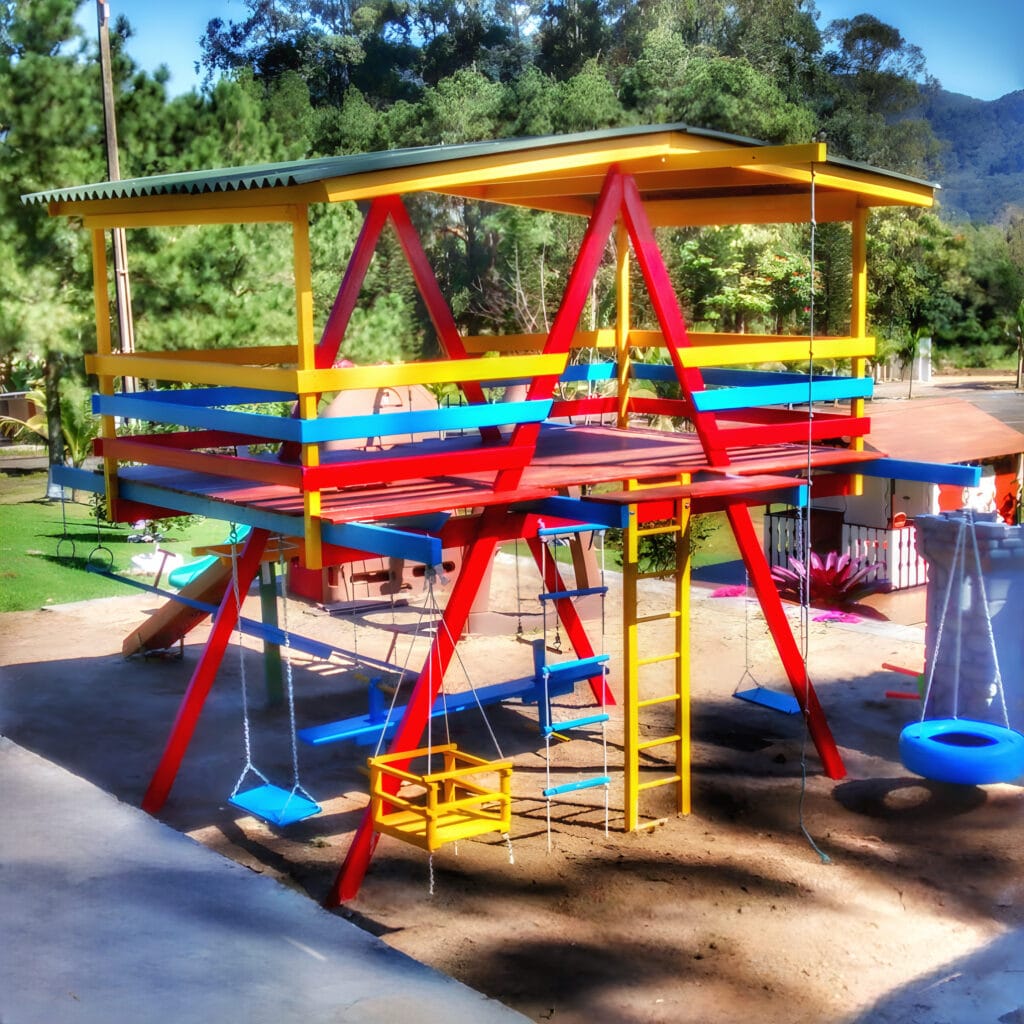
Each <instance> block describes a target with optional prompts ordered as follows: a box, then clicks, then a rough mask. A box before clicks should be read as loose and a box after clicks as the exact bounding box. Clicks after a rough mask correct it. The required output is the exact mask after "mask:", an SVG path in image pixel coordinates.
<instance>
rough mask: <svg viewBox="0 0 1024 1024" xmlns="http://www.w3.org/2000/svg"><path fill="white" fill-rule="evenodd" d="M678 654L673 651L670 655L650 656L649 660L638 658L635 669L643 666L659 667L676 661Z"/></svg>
mask: <svg viewBox="0 0 1024 1024" xmlns="http://www.w3.org/2000/svg"><path fill="white" fill-rule="evenodd" d="M678 660H679V652H678V651H673V652H672V653H671V654H652V655H651V657H649V658H638V659H637V663H636V665H637V668H643V666H644V665H660V664H662V663H663V662H666V661H678Z"/></svg>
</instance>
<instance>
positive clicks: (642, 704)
mask: <svg viewBox="0 0 1024 1024" xmlns="http://www.w3.org/2000/svg"><path fill="white" fill-rule="evenodd" d="M678 702H679V694H678V693H670V694H669V695H668V696H667V697H648V698H647V699H646V700H638V701H637V702H636V706H637V707H638V708H653V707H655V706H657V705H658V704H677V703H678Z"/></svg>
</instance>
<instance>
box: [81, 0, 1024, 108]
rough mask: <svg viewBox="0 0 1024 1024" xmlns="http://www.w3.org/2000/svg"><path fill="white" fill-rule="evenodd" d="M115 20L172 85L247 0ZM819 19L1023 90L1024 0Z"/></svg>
mask: <svg viewBox="0 0 1024 1024" xmlns="http://www.w3.org/2000/svg"><path fill="white" fill-rule="evenodd" d="M109 4H110V14H111V19H113V18H115V17H116V16H117V15H118V14H126V15H127V16H128V19H129V21H130V22H131V23H132V25H133V26H134V28H135V37H134V38H133V39H132V40H131V42H130V44H129V52H130V53H131V54H132V56H133V57H134V58H135V60H136V62H137V63H139V64H141V65H142V66H143V67H145V68H148V69H150V70H153V69H155V68H156V66H157V65H158V64H166V65H167V66H168V68H169V69H170V71H171V83H170V85H171V90H172V92H174V93H180V92H187V91H188V90H189V89H191V88H192V87H193V86H195V87H198V85H199V78H198V77H197V76H196V75H195V74H194V72H193V70H192V68H193V64H194V63H195V61H196V60H197V59H198V57H199V38H200V36H201V35H202V34H203V30H204V28H205V27H206V23H207V21H209V19H210V18H214V17H222V18H224V19H225V20H235V21H239V20H241V19H242V18H243V17H244V16H245V13H246V7H245V3H244V2H243V0H175V2H173V3H166V2H165V3H154V2H153V0H109ZM817 6H818V10H819V11H820V12H821V19H820V22H819V24H822V25H824V24H825V23H826V22H828V21H831V20H832V19H833V18H849V17H852V16H853V15H855V14H860V13H869V14H874V15H875V16H876V17H878V18H880V19H881V20H882V21H887V22H889V23H890V24H892V25H895V26H896V27H897V28H898V29H899V30H900V31H901V32H902V33H903V37H904V38H905V39H907V40H908V41H909V42H911V43H914V44H916V45H917V46H920V47H921V49H922V50H924V53H925V56H926V57H927V59H928V68H929V70H930V72H931V73H932V74H933V75H935V76H936V77H937V78H938V79H939V80H940V81H941V82H942V85H943V87H944V88H946V89H949V90H950V91H951V92H960V93H964V94H966V95H968V96H975V97H977V98H978V99H985V100H991V99H996V98H998V97H999V96H1003V95H1005V94H1006V93H1008V92H1014V91H1015V90H1017V89H1024V51H1022V45H1024V3H1021V0H972V2H969V3H965V2H964V0H888V2H881V3H873V2H872V0H817ZM82 23H83V24H85V25H87V26H88V31H89V32H91V33H95V31H96V28H95V26H96V22H95V15H94V8H93V7H92V5H91V4H86V5H85V6H84V7H83V16H82Z"/></svg>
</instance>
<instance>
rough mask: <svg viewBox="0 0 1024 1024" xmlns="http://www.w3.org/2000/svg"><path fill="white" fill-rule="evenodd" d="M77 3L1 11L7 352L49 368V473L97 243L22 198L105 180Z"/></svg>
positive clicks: (0, 288)
mask: <svg viewBox="0 0 1024 1024" xmlns="http://www.w3.org/2000/svg"><path fill="white" fill-rule="evenodd" d="M76 6H77V5H76V4H75V3H74V2H73V0H22V2H20V3H18V4H17V5H16V6H15V5H13V4H10V3H7V4H4V5H3V6H0V112H2V113H0V253H2V255H3V256H4V257H5V267H7V268H9V269H8V271H7V272H6V273H5V274H4V275H3V278H2V280H0V308H2V311H3V314H2V316H0V322H2V325H3V326H2V327H0V345H2V346H3V347H4V349H5V350H7V351H17V352H19V353H22V354H26V353H27V354H31V356H32V357H33V358H35V359H37V360H38V361H39V363H40V365H41V368H42V376H43V383H44V389H45V395H46V420H47V447H48V453H49V461H50V464H51V466H52V465H58V464H60V463H61V462H63V455H64V447H63V437H62V435H61V414H60V412H61V411H60V380H61V378H62V376H63V374H64V372H65V368H66V362H67V359H68V358H69V357H71V356H73V355H75V354H77V353H78V352H79V351H80V344H81V335H82V332H83V330H84V329H85V325H86V323H87V322H88V316H87V310H88V308H89V306H88V301H87V293H85V294H83V293H82V291H81V285H82V270H83V269H84V265H85V263H86V260H87V255H86V254H87V252H88V249H89V246H88V241H87V239H85V238H84V237H83V232H81V231H79V230H75V229H74V228H73V227H71V226H69V225H67V224H66V223H64V222H63V221H58V220H52V219H50V218H49V217H48V216H47V214H46V210H45V208H43V207H41V206H24V205H23V204H22V203H21V202H20V199H19V195H20V193H23V192H32V191H37V190H40V189H44V188H47V187H50V186H52V185H54V184H57V183H65V184H70V183H73V182H78V181H83V180H87V179H90V178H91V179H93V180H95V179H96V178H101V177H103V174H102V168H103V149H102V146H101V145H99V144H98V136H97V126H98V125H99V124H101V123H102V120H101V109H100V91H99V77H98V74H97V73H96V69H95V68H87V67H86V65H85V64H84V62H83V61H82V59H81V58H82V54H83V51H84V41H83V39H82V36H81V32H80V30H79V29H78V27H77V26H76V25H75V21H74V13H75V7H76ZM50 314H52V316H51V315H50ZM51 493H55V491H53V489H52V488H51Z"/></svg>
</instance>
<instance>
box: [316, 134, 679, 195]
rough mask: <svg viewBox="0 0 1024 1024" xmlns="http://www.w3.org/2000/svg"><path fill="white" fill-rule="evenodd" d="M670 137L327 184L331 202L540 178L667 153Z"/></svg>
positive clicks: (499, 156) (552, 149)
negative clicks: (498, 181) (498, 180)
mask: <svg viewBox="0 0 1024 1024" xmlns="http://www.w3.org/2000/svg"><path fill="white" fill-rule="evenodd" d="M670 140H671V133H670V132H658V133H656V134H654V135H649V136H645V137H644V139H643V142H642V143H638V142H637V141H636V140H635V139H634V140H632V141H625V142H619V141H617V140H607V139H601V140H595V141H592V142H581V143H576V144H574V145H568V146H566V145H564V144H563V145H557V146H544V147H538V149H537V150H535V151H533V152H531V151H529V150H525V151H524V150H520V151H518V152H515V153H496V154H493V155H488V156H479V157H474V158H472V159H462V160H457V159H456V160H451V161H445V162H443V163H437V164H431V165H428V166H423V167H394V168H389V169H387V170H383V171H373V172H368V173H366V174H352V175H347V176H346V177H344V178H335V179H332V180H331V181H328V182H326V183H325V185H326V189H327V194H328V199H329V200H330V201H331V202H340V201H342V200H345V199H371V198H375V197H377V196H384V195H392V194H394V193H396V192H397V193H408V192H433V191H457V190H458V189H460V188H463V187H466V186H479V185H488V184H490V183H492V182H493V181H495V180H496V179H501V180H504V181H511V180H516V179H520V180H521V179H527V178H543V177H547V176H551V175H556V176H557V175H561V174H565V173H567V172H572V171H583V170H585V169H586V168H588V167H608V166H611V165H612V164H617V163H623V162H626V161H629V160H642V159H646V158H647V157H658V156H661V155H663V154H667V153H668V152H669V145H670ZM531 205H532V204H531Z"/></svg>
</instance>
